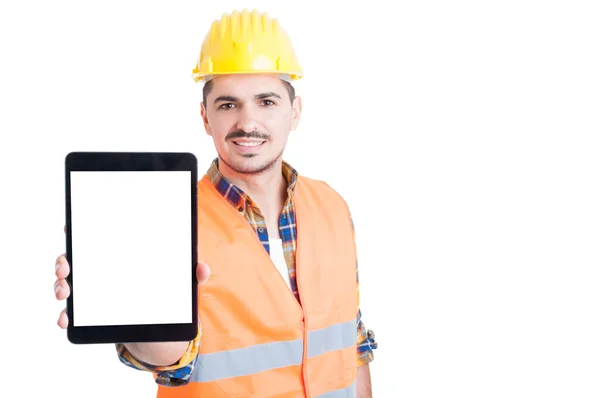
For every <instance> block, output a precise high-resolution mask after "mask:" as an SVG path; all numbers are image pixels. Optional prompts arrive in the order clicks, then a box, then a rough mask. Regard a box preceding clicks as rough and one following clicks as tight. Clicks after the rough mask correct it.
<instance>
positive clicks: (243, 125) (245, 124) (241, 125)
mask: <svg viewBox="0 0 600 398" xmlns="http://www.w3.org/2000/svg"><path fill="white" fill-rule="evenodd" d="M238 115H239V119H238V122H237V128H238V129H240V130H242V131H244V132H246V133H252V132H253V131H256V130H257V129H258V123H257V121H256V118H257V115H256V114H255V112H253V110H252V109H251V107H249V106H244V107H242V109H241V111H240V112H239V113H238Z"/></svg>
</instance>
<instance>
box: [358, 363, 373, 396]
mask: <svg viewBox="0 0 600 398" xmlns="http://www.w3.org/2000/svg"><path fill="white" fill-rule="evenodd" d="M372 397H373V392H372V390H371V371H370V369H369V364H368V363H367V364H366V365H362V366H359V367H358V373H357V375H356V398H372Z"/></svg>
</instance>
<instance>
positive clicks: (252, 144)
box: [235, 142, 262, 146]
mask: <svg viewBox="0 0 600 398" xmlns="http://www.w3.org/2000/svg"><path fill="white" fill-rule="evenodd" d="M235 144H236V145H239V146H259V145H260V144H262V142H236V143H235Z"/></svg>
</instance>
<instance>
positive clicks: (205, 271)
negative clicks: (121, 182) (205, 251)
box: [196, 262, 210, 285]
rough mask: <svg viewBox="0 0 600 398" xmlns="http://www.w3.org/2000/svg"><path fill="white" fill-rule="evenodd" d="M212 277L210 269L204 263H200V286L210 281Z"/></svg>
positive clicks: (197, 275) (197, 267) (197, 273)
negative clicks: (209, 278)
mask: <svg viewBox="0 0 600 398" xmlns="http://www.w3.org/2000/svg"><path fill="white" fill-rule="evenodd" d="M209 276H210V267H209V266H208V265H207V264H205V263H203V262H199V263H198V265H197V266H196V279H198V284H199V285H201V284H203V283H205V282H206V281H207V280H208V277H209Z"/></svg>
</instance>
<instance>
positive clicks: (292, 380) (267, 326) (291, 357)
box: [55, 10, 377, 398]
mask: <svg viewBox="0 0 600 398" xmlns="http://www.w3.org/2000/svg"><path fill="white" fill-rule="evenodd" d="M193 76H194V79H195V80H196V81H203V82H204V87H203V94H204V96H203V101H202V104H201V115H202V119H203V122H204V127H205V129H206V132H207V134H208V135H209V136H211V137H212V139H213V141H214V144H215V148H216V151H217V154H218V156H217V158H216V159H215V160H214V161H213V162H212V164H211V165H210V168H209V169H208V171H207V173H206V175H205V176H204V177H203V178H202V179H201V181H200V182H199V183H198V201H199V203H198V225H199V226H198V255H199V257H200V258H201V259H202V262H201V263H199V264H198V266H197V276H198V280H199V284H200V287H199V294H198V296H199V298H198V305H199V318H200V322H201V325H200V326H199V333H198V336H197V338H196V339H195V340H194V341H191V342H183V343H152V344H148V343H146V344H141V343H140V344H124V345H117V352H118V355H119V359H120V360H121V362H123V363H124V364H126V365H127V366H131V367H133V368H136V369H140V370H144V371H150V372H152V373H153V374H154V376H155V379H156V382H157V384H158V397H160V398H168V397H198V398H204V397H249V396H253V397H290V398H291V397H329V398H342V397H344V398H346V397H359V398H367V397H371V380H370V371H369V362H370V361H371V360H372V359H373V350H374V349H375V348H376V347H377V344H376V342H375V341H374V335H373V332H372V331H370V330H367V329H366V328H365V326H364V325H363V323H362V321H361V313H360V310H359V309H358V270H357V260H356V250H355V242H354V227H353V223H352V219H351V215H350V212H349V210H348V207H347V205H346V203H345V202H344V200H343V199H342V198H341V197H340V196H339V195H338V194H337V193H336V192H335V191H334V190H333V189H331V188H330V187H329V186H328V185H327V184H325V183H324V182H321V181H317V180H313V179H309V178H307V177H304V176H301V175H299V174H298V173H297V171H296V170H295V169H294V168H293V167H292V166H291V165H289V164H288V163H286V162H285V161H283V159H282V153H283V151H284V148H285V146H286V142H287V138H288V135H289V133H290V131H291V130H294V129H295V128H296V126H297V124H298V121H299V118H300V112H301V100H300V98H299V97H297V96H296V95H295V91H294V88H293V86H292V84H291V82H292V81H294V80H296V79H298V78H300V77H301V76H302V70H301V68H300V66H299V65H298V62H297V59H296V56H295V53H294V50H293V47H292V45H291V43H290V41H289V39H288V37H287V35H286V33H285V32H284V31H283V29H282V28H281V27H280V26H279V24H278V22H277V21H276V20H272V19H270V18H269V16H268V15H266V14H259V13H258V12H257V11H253V12H248V11H246V10H244V11H242V12H238V11H234V12H233V13H232V14H230V15H224V16H223V18H222V19H221V20H220V21H215V22H214V23H213V25H212V27H211V30H210V31H209V33H208V34H207V35H206V37H205V40H204V43H203V45H202V50H201V54H200V58H199V61H198V64H197V65H196V68H195V69H194V74H193ZM68 272H69V266H68V264H67V262H66V259H65V257H64V255H63V256H60V257H59V258H58V260H57V268H56V274H57V278H58V280H57V282H56V285H55V291H56V297H57V299H59V300H63V299H65V298H67V297H68V295H69V294H70V291H69V287H68V285H67V284H66V282H65V280H64V278H65V277H66V276H67V275H68ZM157 294H160V292H157ZM165 299H166V300H168V297H165ZM173 305H177V304H176V303H173ZM58 324H59V326H60V327H62V328H66V326H67V324H68V319H67V317H66V315H65V313H64V311H63V313H61V315H60V317H59V320H58Z"/></svg>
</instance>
